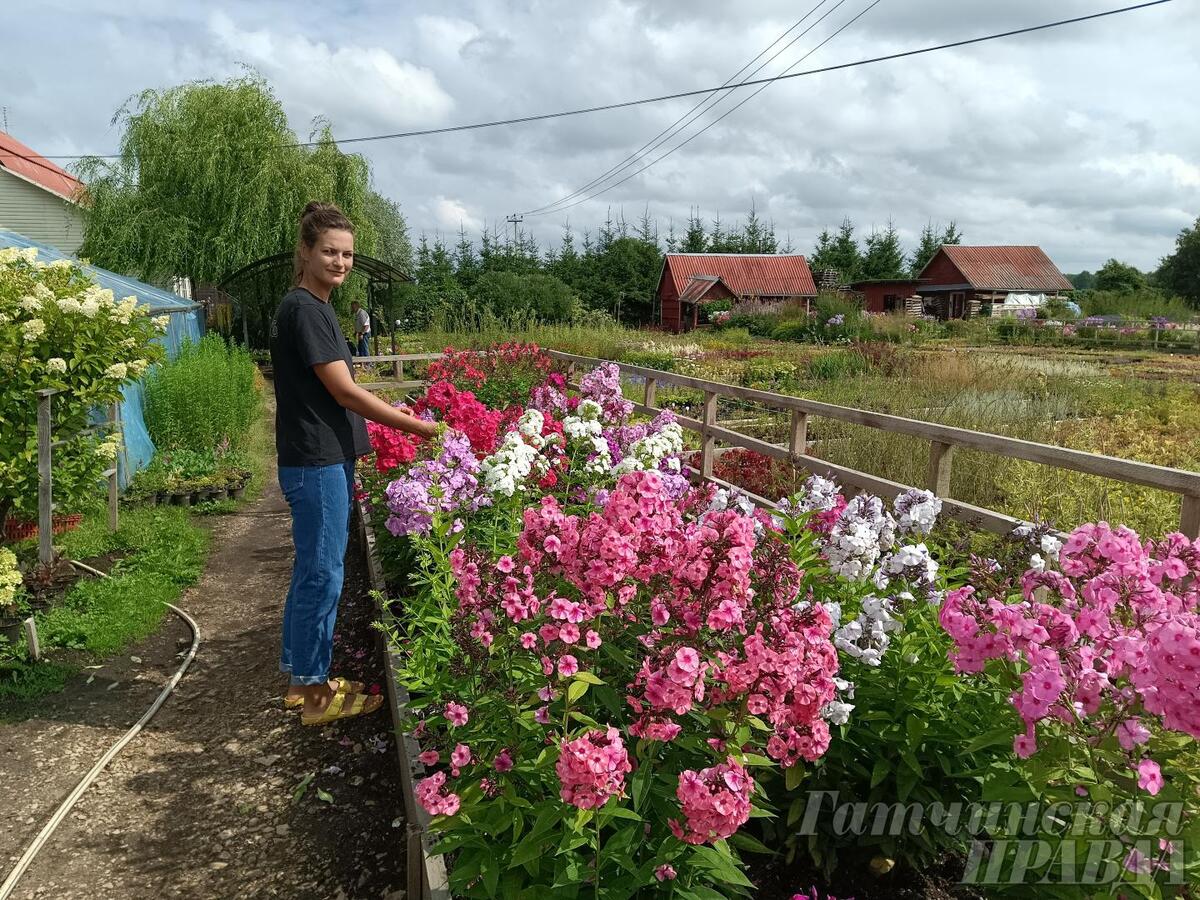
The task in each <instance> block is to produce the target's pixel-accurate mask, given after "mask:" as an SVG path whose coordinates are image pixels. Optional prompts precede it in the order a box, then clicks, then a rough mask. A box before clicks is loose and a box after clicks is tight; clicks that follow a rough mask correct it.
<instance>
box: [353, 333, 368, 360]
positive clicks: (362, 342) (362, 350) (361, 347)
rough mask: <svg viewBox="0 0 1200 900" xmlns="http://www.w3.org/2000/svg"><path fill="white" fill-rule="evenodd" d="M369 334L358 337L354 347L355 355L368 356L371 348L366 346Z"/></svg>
mask: <svg viewBox="0 0 1200 900" xmlns="http://www.w3.org/2000/svg"><path fill="white" fill-rule="evenodd" d="M370 336H371V335H370V334H369V333H368V334H364V335H362V336H361V337H360V338H359V339H358V346H357V347H356V348H355V356H370V355H371V348H370V347H369V346H367V338H369V337H370Z"/></svg>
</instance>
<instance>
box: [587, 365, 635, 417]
mask: <svg viewBox="0 0 1200 900" xmlns="http://www.w3.org/2000/svg"><path fill="white" fill-rule="evenodd" d="M579 395H580V397H582V398H583V399H584V400H595V401H596V402H597V403H599V404H600V408H601V409H602V410H604V419H605V421H607V422H614V423H618V422H624V421H625V420H626V419H628V418H629V415H630V413H632V412H633V403H632V402H631V401H629V400H626V399H625V395H624V394H623V393H622V392H621V369H620V367H619V366H618V365H617V364H616V363H611V362H610V363H604V364H602V365H599V366H597V367H596V368H594V369H592V371H590V372H588V373H587V374H586V375H584V376H583V378H581V379H579Z"/></svg>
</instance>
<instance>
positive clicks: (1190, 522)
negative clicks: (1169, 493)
mask: <svg viewBox="0 0 1200 900" xmlns="http://www.w3.org/2000/svg"><path fill="white" fill-rule="evenodd" d="M1179 530H1180V531H1182V532H1183V533H1184V534H1185V535H1187V536H1188V537H1190V538H1192V539H1193V540H1194V539H1195V538H1198V537H1200V497H1197V496H1193V495H1191V494H1184V495H1183V507H1182V508H1181V509H1180V510H1179Z"/></svg>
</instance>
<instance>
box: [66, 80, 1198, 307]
mask: <svg viewBox="0 0 1200 900" xmlns="http://www.w3.org/2000/svg"><path fill="white" fill-rule="evenodd" d="M114 121H116V122H117V123H119V124H120V126H121V128H122V137H121V143H120V154H119V155H118V157H117V158H115V159H86V160H83V161H82V162H81V164H80V165H79V166H78V173H79V175H80V176H81V178H82V179H83V180H84V182H85V183H86V185H87V187H86V196H85V198H84V202H83V204H82V207H83V210H84V215H85V229H84V240H83V247H82V250H81V254H82V255H83V256H85V257H87V258H89V259H91V260H92V261H93V262H95V263H97V264H98V265H101V266H104V267H106V268H110V269H114V270H116V271H119V272H123V273H126V274H131V275H135V276H137V277H140V278H143V279H145V280H148V281H153V282H157V283H160V284H161V283H168V282H169V281H170V280H171V279H172V278H173V277H175V276H179V275H186V276H190V277H191V278H192V279H193V280H194V281H196V282H199V283H216V282H219V281H220V280H221V279H222V278H223V277H225V276H227V275H228V274H230V273H231V272H233V271H234V270H236V269H238V268H239V267H241V266H243V265H245V264H246V263H248V262H251V261H254V260H256V259H259V258H262V257H265V256H270V255H273V254H277V253H287V252H288V251H290V250H291V249H292V247H293V245H294V241H295V234H296V224H297V218H298V216H299V212H300V210H301V209H303V207H304V205H305V203H307V202H308V201H309V200H312V199H322V200H328V201H332V202H334V203H337V204H338V205H339V206H341V207H342V209H343V210H344V211H345V212H346V213H347V215H348V216H349V217H350V218H351V220H352V221H354V222H356V223H357V225H358V236H357V247H358V250H359V252H360V253H362V254H365V255H369V256H373V257H376V258H378V259H381V260H383V261H384V262H386V263H390V264H391V265H393V266H395V267H396V268H398V269H400V270H401V271H403V272H406V273H410V274H412V275H414V276H416V278H417V283H416V285H408V286H404V287H401V288H398V289H396V290H393V291H391V292H390V293H389V294H387V295H386V296H376V297H375V300H376V301H377V305H380V306H382V308H381V309H377V310H376V313H377V316H378V318H379V319H380V322H381V324H384V325H385V326H387V327H388V328H389V330H390V326H391V324H392V323H393V322H395V321H397V320H399V321H400V322H401V323H402V325H404V326H407V327H410V328H421V327H425V326H427V325H429V324H430V323H432V322H434V321H435V320H437V319H439V318H446V317H453V316H459V317H469V316H471V315H473V314H482V313H483V312H485V311H490V312H493V313H497V314H503V315H511V314H513V313H525V314H527V315H529V316H531V317H536V318H539V319H542V320H547V321H564V320H574V321H578V320H580V319H587V318H589V317H590V318H593V319H595V318H596V317H611V318H614V319H619V320H620V321H622V322H629V323H644V322H648V321H652V320H653V318H654V315H655V306H654V294H655V291H656V288H657V281H658V277H659V273H660V272H661V270H662V265H663V254H664V252H681V253H792V252H795V251H794V248H793V246H792V243H791V240H790V237H785V238H784V239H782V240H781V239H780V237H779V236H778V234H777V231H776V227H775V223H774V222H771V221H764V220H763V219H762V217H760V215H759V214H758V210H757V209H756V208H755V206H754V204H753V203H751V206H750V210H749V212H748V213H747V215H746V216H745V218H744V219H742V220H739V221H737V222H734V223H732V224H730V223H729V222H726V221H722V219H721V217H720V216H719V215H718V216H715V217H714V218H712V219H711V220H707V221H706V220H705V218H704V217H703V216H702V215H701V212H700V210H699V209H693V210H691V211H690V213H689V215H688V218H687V220H686V222H685V223H684V225H683V227H682V229H679V230H677V229H676V226H675V223H674V222H673V221H669V222H668V226H667V230H666V232H665V234H663V233H660V231H659V226H658V223H657V221H656V220H654V219H653V218H652V217H651V215H650V212H649V209H648V208H647V209H646V210H644V211H643V214H642V215H641V216H640V217H639V218H638V219H636V220H635V221H629V220H627V219H626V218H625V216H624V214H623V213H622V212H618V213H616V215H615V216H614V215H613V213H612V212H610V213H609V214H608V215H607V217H606V218H605V220H604V222H602V223H601V224H600V226H599V227H598V228H596V229H595V230H594V231H592V230H583V231H582V232H576V231H575V230H573V229H572V228H571V227H570V226H566V227H564V230H563V234H562V237H561V238H560V240H559V241H558V243H557V244H552V245H551V246H548V247H545V248H542V247H540V246H539V245H538V243H537V241H536V240H535V239H534V238H533V237H532V235H531V234H530V233H529V232H528V231H523V230H516V231H515V232H514V233H512V234H509V233H508V232H506V231H505V232H501V231H499V230H498V229H493V230H490V231H485V232H484V233H483V234H482V235H480V236H479V238H478V239H472V237H471V236H468V235H467V234H466V233H465V232H460V234H459V235H458V239H457V241H451V242H449V243H447V241H446V240H445V239H444V238H443V236H441V235H435V236H434V237H432V238H429V237H427V236H425V235H421V236H420V237H419V239H417V241H416V242H415V243H414V241H413V240H412V239H411V237H410V234H409V228H408V224H407V222H406V221H405V218H404V216H403V215H402V214H401V211H400V207H399V206H398V204H396V203H395V202H394V201H392V200H389V199H388V198H386V197H384V196H382V195H381V194H379V193H378V192H377V191H376V190H375V189H374V188H373V186H372V181H371V169H370V165H369V164H368V162H367V160H366V159H365V158H364V157H362V156H361V155H358V154H353V153H343V152H342V151H341V149H340V148H339V147H338V145H337V142H336V140H335V138H334V136H333V132H332V128H331V125H330V123H329V122H328V121H326V120H323V119H317V120H315V121H314V122H313V123H312V129H311V131H310V134H309V140H308V141H307V142H305V141H301V140H299V139H298V137H297V135H296V134H295V133H294V132H293V131H292V130H291V129H290V127H289V126H288V122H287V116H286V114H285V112H284V110H283V107H282V104H281V103H280V102H279V100H278V99H277V98H276V97H275V95H274V94H273V92H272V90H271V87H270V85H269V84H268V83H267V82H266V80H265V79H263V78H262V77H261V76H259V75H258V74H256V73H254V72H252V71H250V72H247V73H246V74H244V75H242V76H240V77H235V78H232V79H230V80H228V81H226V82H220V83H217V82H194V83H189V84H184V85H179V86H176V87H172V88H168V89H165V90H147V91H144V92H142V93H141V94H139V95H137V96H136V97H133V98H131V99H130V100H129V101H128V102H127V103H126V104H125V105H124V106H123V107H122V108H121V109H120V110H119V111H118V112H117V115H116V116H115V117H114ZM961 239H962V235H961V233H960V232H959V230H958V228H957V226H956V225H955V223H954V222H953V221H951V222H950V224H949V225H947V226H945V227H943V226H941V225H934V224H933V223H932V222H930V223H927V224H926V225H925V227H924V228H923V229H922V231H921V234H920V238H919V240H918V242H917V245H916V246H915V247H913V248H911V249H910V250H908V251H906V250H905V248H904V247H903V246H902V242H901V239H900V236H899V233H898V232H897V230H896V227H895V226H894V224H893V223H892V222H890V221H889V222H888V223H887V226H886V227H885V228H883V229H877V228H873V229H872V230H871V231H870V232H869V233H867V234H866V235H865V236H863V237H861V238H860V237H859V236H858V235H857V234H856V232H855V226H854V224H853V223H852V222H851V221H850V219H848V218H847V219H844V220H843V221H842V223H841V225H840V226H839V227H838V228H837V229H836V230H833V231H831V230H830V229H828V228H826V229H824V230H822V232H821V233H820V235H819V236H818V237H817V241H816V245H815V246H814V248H813V250H812V253H811V255H810V256H809V263H810V266H811V267H812V269H813V271H814V273H818V274H819V273H821V272H823V271H825V270H832V271H834V272H835V273H836V275H837V280H838V281H839V282H840V283H848V282H853V281H857V280H864V279H882V278H900V277H911V276H914V275H915V274H916V273H918V272H920V270H921V269H922V268H923V267H924V266H925V264H926V263H927V262H928V261H929V259H930V258H931V257H932V256H933V254H934V253H936V251H937V248H938V247H939V246H941V245H942V244H954V243H959V242H960V241H961ZM1120 265H1123V264H1118V263H1115V261H1111V262H1110V264H1106V267H1105V268H1103V269H1101V271H1100V272H1098V273H1097V274H1096V276H1095V278H1096V280H1098V281H1099V282H1100V283H1101V284H1107V283H1109V281H1113V282H1114V283H1121V284H1125V283H1134V284H1136V283H1137V278H1142V279H1143V280H1144V281H1146V282H1147V283H1150V284H1152V285H1154V286H1158V287H1161V288H1162V289H1163V290H1170V291H1173V292H1175V293H1177V294H1179V295H1181V296H1184V297H1186V298H1188V299H1189V301H1190V302H1191V303H1192V304H1193V305H1197V306H1200V286H1198V285H1200V222H1198V225H1197V226H1194V227H1193V228H1190V229H1185V230H1184V232H1183V233H1182V234H1181V235H1180V237H1179V240H1178V242H1177V247H1176V251H1175V252H1174V253H1173V254H1171V255H1170V256H1169V257H1167V258H1165V259H1164V260H1163V263H1162V265H1161V266H1160V268H1159V269H1158V271H1157V272H1156V273H1154V275H1153V276H1143V275H1142V274H1141V273H1136V270H1133V272H1134V273H1136V277H1134V275H1131V274H1130V273H1129V272H1128V271H1125V270H1119V269H1118V268H1116V267H1117V266H1120ZM1129 268H1132V267H1129ZM1085 276H1090V273H1081V274H1080V275H1079V276H1076V278H1077V279H1079V280H1080V283H1079V284H1078V286H1079V287H1084V286H1085V285H1084V283H1083V282H1084V281H1085V280H1086V278H1085ZM289 280H290V271H288V270H287V269H286V267H284V269H283V270H281V271H280V272H278V273H276V278H275V280H273V281H272V280H271V279H267V280H265V281H262V280H260V281H258V282H256V283H255V284H253V285H249V286H244V287H243V288H239V291H241V296H243V297H248V296H251V295H252V294H253V295H254V296H255V297H256V299H257V300H258V302H259V304H260V305H261V306H262V309H261V310H259V313H258V323H257V324H258V325H259V327H262V326H263V325H264V324H265V322H266V321H267V320H268V319H269V316H270V313H271V311H273V309H274V305H275V304H276V303H277V302H278V298H279V296H281V294H282V292H283V290H285V289H286V287H287V285H288V282H289ZM339 293H340V295H341V296H339V297H338V301H337V302H338V303H339V305H340V306H345V305H347V304H348V302H349V300H350V299H361V298H362V297H363V296H364V295H365V293H366V292H365V287H364V279H361V278H360V279H352V280H351V281H350V282H349V283H348V286H347V288H345V289H343V290H342V291H340V292H339Z"/></svg>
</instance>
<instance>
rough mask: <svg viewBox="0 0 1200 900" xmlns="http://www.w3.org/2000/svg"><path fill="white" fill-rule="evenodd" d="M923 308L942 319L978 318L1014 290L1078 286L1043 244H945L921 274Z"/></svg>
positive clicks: (1050, 292) (1057, 290)
mask: <svg viewBox="0 0 1200 900" xmlns="http://www.w3.org/2000/svg"><path fill="white" fill-rule="evenodd" d="M918 277H919V278H920V279H921V284H920V286H919V287H918V288H917V293H918V294H920V295H921V297H922V299H923V301H924V311H925V312H926V314H928V315H933V316H937V317H938V318H939V319H967V318H972V317H974V316H978V315H979V314H980V312H981V311H982V310H983V307H985V306H987V307H990V306H993V305H999V304H1001V303H1003V302H1004V301H1005V299H1006V298H1007V297H1008V295H1009V294H1035V295H1036V294H1042V295H1045V296H1056V295H1058V294H1061V293H1064V292H1066V291H1070V290H1073V289H1074V286H1073V285H1072V284H1071V282H1070V281H1068V280H1067V278H1066V276H1065V275H1063V273H1062V272H1060V271H1059V270H1058V267H1057V266H1055V265H1054V263H1052V262H1051V261H1050V257H1048V256H1047V255H1046V254H1045V252H1044V251H1043V250H1042V248H1041V247H1032V246H1028V247H1008V246H1003V247H963V246H960V245H957V244H943V245H942V246H941V248H939V249H938V252H937V253H935V254H934V256H933V259H931V260H930V261H929V262H928V263H927V264H926V265H925V268H924V269H922V270H921V274H920V275H919V276H918Z"/></svg>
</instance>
